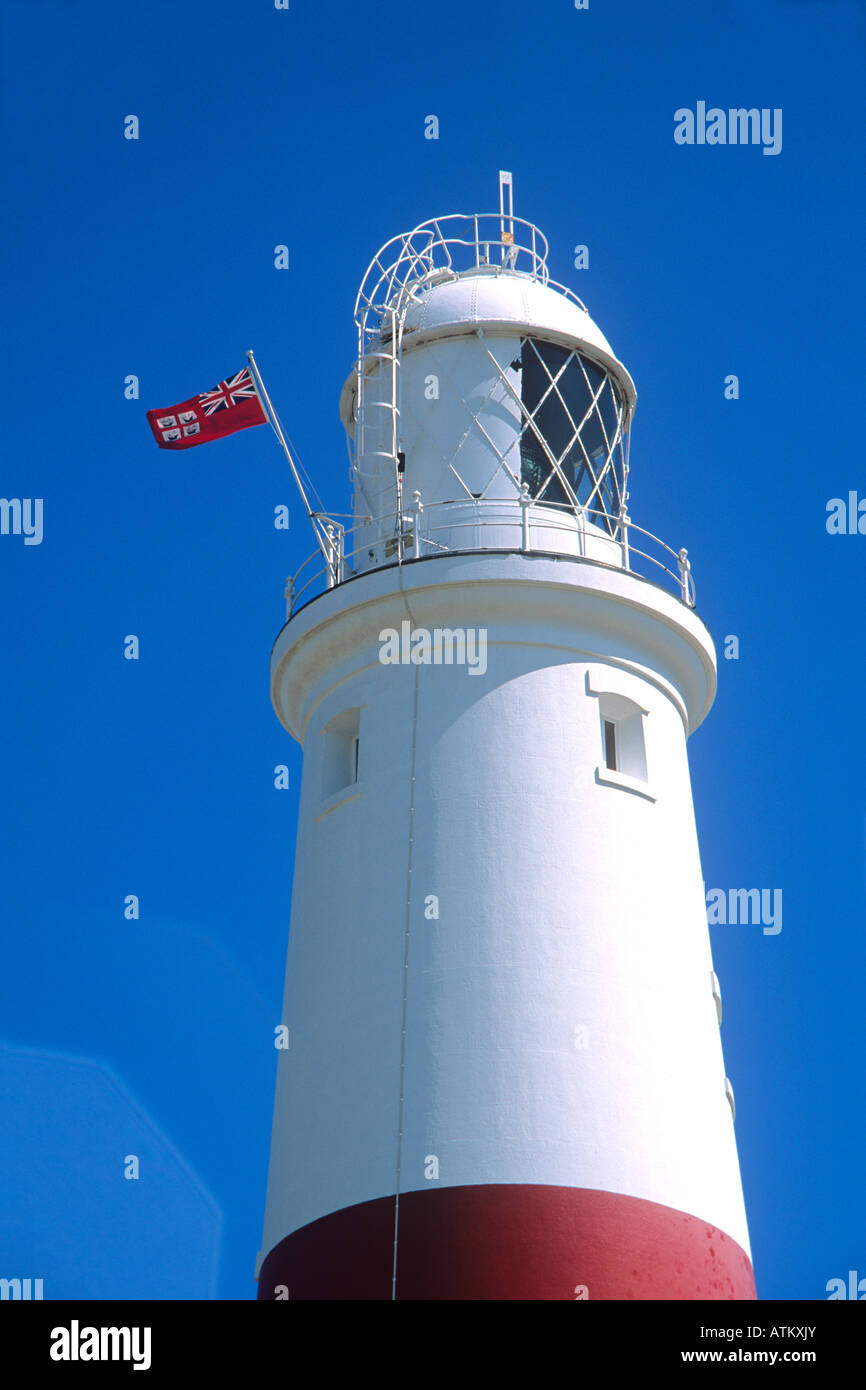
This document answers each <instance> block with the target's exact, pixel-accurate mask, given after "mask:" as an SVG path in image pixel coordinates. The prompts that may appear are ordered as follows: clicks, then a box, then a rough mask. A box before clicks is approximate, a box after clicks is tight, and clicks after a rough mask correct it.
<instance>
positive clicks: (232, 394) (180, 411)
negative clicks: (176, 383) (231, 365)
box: [147, 367, 268, 449]
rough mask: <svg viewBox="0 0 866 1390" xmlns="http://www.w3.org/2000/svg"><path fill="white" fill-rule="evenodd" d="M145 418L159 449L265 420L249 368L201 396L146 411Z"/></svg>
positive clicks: (178, 446) (202, 441)
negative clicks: (178, 403)
mask: <svg viewBox="0 0 866 1390" xmlns="http://www.w3.org/2000/svg"><path fill="white" fill-rule="evenodd" d="M147 418H148V422H149V424H150V428H151V429H152V430H153V437H154V439H155V440H156V442H157V444H158V445H159V447H160V449H191V448H193V446H194V445H196V444H207V443H208V441H209V440H211V439H222V437H223V435H224V434H234V432H235V430H245V429H246V428H247V427H248V426H249V425H266V424H267V423H268V417H267V416H266V415H265V412H264V410H263V409H262V404H261V401H260V400H259V397H258V393H257V391H256V387H255V382H254V381H253V374H252V372H251V370H250V368H249V367H244V369H243V371H242V372H237V373H236V374H235V375H234V376H232V377H229V379H228V380H227V381H221V382H220V383H219V385H218V386H215V387H214V388H213V390H212V391H205V392H204V393H203V394H202V395H201V396H192V397H191V398H190V399H189V400H188V401H182V402H181V404H180V405H172V406H169V408H168V409H167V410H149V411H148V412H147Z"/></svg>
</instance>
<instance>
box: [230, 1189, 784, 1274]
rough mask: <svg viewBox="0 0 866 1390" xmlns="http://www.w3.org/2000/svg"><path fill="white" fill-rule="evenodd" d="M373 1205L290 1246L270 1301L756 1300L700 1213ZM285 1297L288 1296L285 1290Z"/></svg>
mask: <svg viewBox="0 0 866 1390" xmlns="http://www.w3.org/2000/svg"><path fill="white" fill-rule="evenodd" d="M394 1208H395V1198H394V1197H381V1198H379V1199H378V1200H376V1201H373V1202H361V1203H359V1204H358V1205H357V1206H352V1207H347V1208H345V1209H344V1210H343V1211H337V1212H332V1213H331V1214H330V1215H329V1216H324V1217H322V1218H321V1219H320V1220H319V1221H313V1222H311V1223H310V1225H308V1226H304V1227H303V1228H302V1229H301V1230H299V1231H295V1232H294V1234H292V1235H290V1236H287V1237H286V1239H285V1240H282V1241H280V1243H279V1245H277V1246H276V1247H275V1248H274V1249H273V1250H272V1251H271V1252H270V1254H269V1255H268V1256H267V1258H266V1259H265V1261H264V1263H263V1265H262V1269H261V1273H260V1276H259V1293H258V1296H259V1298H260V1299H274V1298H276V1297H277V1296H278V1294H277V1292H276V1291H277V1290H278V1289H285V1290H287V1291H288V1297H289V1298H293V1299H297V1298H301V1299H365V1300H366V1299H390V1298H391V1297H392V1296H393V1295H392V1289H393V1294H395V1295H396V1298H397V1299H459V1300H474V1299H481V1300H485V1299H486V1300H495V1299H517V1300H550V1301H561V1300H573V1299H575V1298H589V1299H590V1300H592V1299H595V1300H611V1299H640V1300H658V1299H678V1300H682V1299H754V1298H755V1297H756V1296H757V1295H756V1292H755V1280H754V1275H753V1273H752V1266H751V1263H750V1261H749V1258H748V1256H747V1255H746V1253H745V1251H744V1250H743V1249H742V1248H741V1247H740V1246H739V1245H737V1243H736V1242H735V1241H733V1240H732V1239H731V1238H730V1237H729V1236H726V1235H725V1234H724V1232H723V1231H719V1230H718V1229H717V1228H716V1227H714V1226H711V1225H708V1223H707V1222H706V1221H701V1220H700V1219H699V1218H698V1217H696V1216H689V1215H688V1214H687V1213H686V1212H682V1211H674V1210H673V1209H671V1208H670V1207H665V1206H660V1205H659V1204H658V1203H656V1202H646V1201H643V1200H642V1199H641V1198H639V1197H627V1196H624V1195H622V1194H620V1193H616V1192H594V1191H589V1190H587V1189H581V1188H569V1187H543V1186H538V1187H536V1186H529V1185H527V1186H524V1185H520V1186H517V1185H511V1184H502V1185H490V1186H484V1185H481V1186H477V1187H475V1186H473V1187H444V1188H432V1189H430V1190H429V1191H423V1192H405V1193H403V1194H402V1195H401V1197H400V1209H399V1219H398V1223H397V1235H398V1241H397V1267H396V1285H393V1284H392V1278H393V1266H394ZM280 1296H285V1295H280Z"/></svg>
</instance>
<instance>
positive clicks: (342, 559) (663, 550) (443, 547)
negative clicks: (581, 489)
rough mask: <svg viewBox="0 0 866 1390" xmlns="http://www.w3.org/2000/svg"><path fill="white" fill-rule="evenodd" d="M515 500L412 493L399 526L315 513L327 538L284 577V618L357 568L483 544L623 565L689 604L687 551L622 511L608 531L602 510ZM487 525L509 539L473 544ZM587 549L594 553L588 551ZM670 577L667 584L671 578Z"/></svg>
mask: <svg viewBox="0 0 866 1390" xmlns="http://www.w3.org/2000/svg"><path fill="white" fill-rule="evenodd" d="M514 501H516V502H517V503H518V506H517V507H515V506H514V502H513V501H512V500H511V499H509V498H466V499H465V501H464V500H461V501H456V502H455V501H450V502H436V503H433V504H431V505H430V506H427V507H425V506H424V505H423V504H422V502H421V497H420V494H419V493H417V492H416V493H415V494H414V502H413V505H412V507H411V508H410V509H409V510H408V511H405V512H404V513H403V517H402V523H403V524H402V526H398V524H397V521H398V514H397V513H396V512H388V513H386V514H384V515H383V516H380V517H361V518H356V519H355V522H354V525H344V523H343V520H341V519H340V518H339V517H337V516H326V515H325V514H324V513H316V514H315V519H316V521H317V523H318V525H319V527H320V528H321V530H322V531H323V533H324V535H325V537H326V538H327V543H326V545H325V546H324V547H323V549H319V550H316V551H314V553H313V554H312V555H310V556H308V557H307V559H306V560H305V561H304V563H303V564H302V565H301V567H300V569H299V570H298V571H297V572H296V574H294V575H292V576H290V577H289V579H287V581H286V618H287V619H288V618H290V617H291V616H292V614H293V613H296V612H297V611H298V609H299V608H300V607H302V606H303V604H302V603H301V600H302V599H303V602H304V603H308V602H310V601H311V600H312V599H314V598H316V597H317V596H318V595H319V594H320V593H322V592H323V591H324V590H326V589H333V588H336V587H337V586H338V585H340V584H344V583H346V582H347V581H349V580H351V579H355V578H357V577H358V576H359V575H361V574H369V573H371V572H372V571H373V570H377V569H385V568H388V567H390V566H391V565H395V564H402V563H403V562H404V561H406V560H420V559H425V558H430V557H432V556H435V555H444V554H451V555H459V554H462V555H465V554H477V553H479V552H481V553H483V552H484V551H500V552H501V551H506V552H508V551H514V552H515V553H521V554H545V555H561V556H564V557H566V558H569V557H570V558H576V559H579V560H581V561H584V562H588V563H591V564H597V565H601V566H602V567H606V568H609V569H622V570H626V571H627V572H628V573H630V574H637V575H639V576H640V577H641V578H644V579H649V580H650V582H652V583H659V584H661V585H663V586H664V587H666V588H670V587H673V589H674V591H675V592H676V593H677V596H678V597H679V599H680V600H681V602H682V603H684V604H685V605H686V606H687V607H688V608H694V607H695V601H696V599H695V585H694V580H693V578H692V572H691V562H690V561H689V558H688V551H686V550H679V551H677V550H673V549H672V548H671V547H670V546H669V545H667V544H666V542H665V541H663V540H660V539H659V537H658V536H654V535H653V534H652V532H651V531H646V530H644V528H643V527H642V526H636V525H635V523H634V522H633V521H632V519H631V517H630V516H629V515H628V513H627V512H623V513H621V515H620V516H619V517H618V518H617V519H616V521H615V523H614V526H613V531H610V530H609V529H608V527H609V526H610V520H609V518H608V517H607V515H606V514H605V513H603V512H601V511H595V510H590V509H579V510H575V509H574V508H573V507H570V506H567V505H565V504H561V503H541V502H533V501H532V499H531V498H530V497H529V496H528V494H527V493H526V492H524V493H523V494H522V495H521V496H520V497H519V498H515V499H514ZM470 508H471V510H472V512H473V513H474V515H472V516H469V517H467V516H465V515H463V516H461V515H455V513H465V512H466V510H467V509H470ZM493 508H496V509H497V511H496V515H495V516H488V517H484V516H483V515H482V513H483V512H484V510H485V509H487V510H488V511H490V510H492V509H493ZM530 512H532V515H530ZM433 513H436V514H437V515H436V520H435V524H431V515H432V514H433ZM440 517H441V518H442V519H441V520H440ZM566 517H567V518H568V521H567V522H566V520H565V518H566ZM594 518H595V519H596V520H594ZM344 520H345V521H351V517H348V516H345V517H344ZM485 527H486V528H488V535H489V533H490V531H492V530H493V528H496V529H497V530H498V531H499V532H500V535H501V533H502V532H503V531H506V532H507V531H508V530H509V529H511V530H513V532H514V542H515V543H514V544H513V545H512V544H503V543H502V541H501V539H499V538H497V539H496V541H495V542H494V541H493V537H492V536H490V537H489V538H490V540H491V542H493V543H491V544H490V545H479V544H478V543H477V539H476V538H477V536H478V534H479V532H480V531H481V530H483V529H484V528H485ZM590 528H591V529H590ZM533 529H535V530H536V531H539V530H540V531H541V532H542V537H541V539H542V544H537V543H536V544H533V543H532V531H533ZM466 530H468V531H470V533H471V534H470V537H469V542H470V543H468V544H466V545H461V544H459V543H458V544H455V543H454V540H455V533H459V532H460V531H466ZM551 531H552V532H554V533H556V532H557V531H559V532H562V533H567V535H568V537H569V539H570V541H572V542H573V543H574V542H575V541H576V542H577V546H578V549H577V551H576V552H575V551H571V550H568V551H566V550H561V549H558V548H557V547H556V545H555V543H554V544H553V545H551V546H546V545H544V544H543V538H544V533H549V532H551ZM446 532H447V533H449V535H448V543H447V544H446V543H445V542H444V541H443V540H442V539H437V537H440V538H441V537H443V536H444V534H445V533H446ZM359 533H363V536H364V539H363V540H362V541H361V542H360V543H359V544H357V545H355V546H353V547H352V548H348V549H347V545H346V542H347V540H348V539H354V540H357V539H358V535H359ZM371 533H373V534H371ZM635 535H637V536H639V537H641V538H643V540H644V541H645V542H650V543H651V544H652V545H653V546H654V547H655V548H656V549H657V552H658V553H656V554H653V553H652V551H648V550H644V549H642V548H641V547H640V546H637V545H635V543H634V539H633V537H634V536H635ZM554 540H555V536H554ZM472 542H475V543H472ZM376 546H380V547H382V559H381V560H380V561H378V562H376V561H375V560H374V561H373V562H372V563H368V564H366V565H364V567H363V568H359V569H353V568H352V561H353V560H354V559H355V557H356V556H360V555H361V554H364V555H365V556H367V557H368V558H369V553H370V551H371V549H374V547H376ZM605 546H608V547H617V548H618V549H619V554H620V557H621V561H620V562H619V563H617V562H616V561H612V560H603V559H601V558H599V553H600V552H603V551H604V548H605ZM323 550H324V558H325V564H324V565H322V566H321V567H320V568H319V569H317V570H315V571H311V570H310V566H311V565H313V563H314V562H315V561H316V560H319V561H321V560H322V558H323ZM593 551H594V552H596V553H595V554H593V553H591V552H593ZM635 561H637V563H635ZM666 561H667V562H668V563H666ZM670 561H673V562H674V563H675V564H676V570H674V569H672V568H671V565H670ZM645 568H648V569H649V571H650V572H649V574H645V573H643V570H644V569H645ZM658 571H661V575H666V576H667V579H666V580H665V579H662V578H661V575H658V576H657V572H658ZM668 580H670V581H672V583H671V584H669V583H668Z"/></svg>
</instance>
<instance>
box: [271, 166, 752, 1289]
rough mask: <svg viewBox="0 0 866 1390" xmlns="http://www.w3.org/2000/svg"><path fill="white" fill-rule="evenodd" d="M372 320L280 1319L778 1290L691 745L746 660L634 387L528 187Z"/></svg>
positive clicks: (359, 416) (315, 675) (289, 1068)
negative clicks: (364, 1308) (636, 482)
mask: <svg viewBox="0 0 866 1390" xmlns="http://www.w3.org/2000/svg"><path fill="white" fill-rule="evenodd" d="M355 322H356V327H357V335H358V339H357V341H358V353H357V360H356V364H355V368H354V370H353V371H352V373H351V374H350V376H349V379H348V380H347V381H346V383H345V386H344V387H343V391H342V396H341V403H340V409H341V415H342V420H343V423H344V425H345V428H346V431H347V434H348V438H349V441H350V454H351V472H352V487H353V497H352V510H351V512H350V513H349V512H347V513H346V514H345V515H342V516H340V515H333V516H327V517H326V516H324V515H323V514H321V513H315V514H313V518H312V519H313V522H314V526H315V529H316V534H317V538H318V540H319V543H320V544H319V548H318V551H317V555H316V557H315V558H314V559H313V560H312V561H310V562H309V563H308V564H307V565H306V566H305V567H304V568H303V569H302V570H301V572H300V573H299V574H298V576H297V577H296V579H295V580H294V581H293V582H292V583H291V584H290V585H289V588H288V590H287V599H288V610H289V611H288V615H287V620H286V623H285V626H284V627H283V628H282V631H281V632H280V633H279V636H278V637H277V640H276V643H275V645H274V648H273V652H272V655H271V666H270V670H271V696H272V701H273V705H274V709H275V711H276V713H277V716H278V718H279V720H280V722H281V723H282V724H283V726H284V728H285V729H286V730H287V731H288V732H289V733H290V734H291V735H292V737H293V738H295V739H297V740H298V741H299V742H300V744H301V745H302V746H303V778H302V785H301V790H300V804H299V815H298V832H297V844H296V850H295V858H294V882H293V888H292V911H291V923H290V930H289V943H288V963H287V971H286V985H285V996H284V1003H283V1012H282V1016H281V1023H282V1034H283V1037H284V1038H285V1039H286V1044H287V1045H285V1046H283V1047H282V1048H281V1050H280V1052H279V1064H278V1074H277V1085H276V1100H275V1108H274V1120H273V1137H272V1145H271V1157H270V1171H269V1178H268V1190H267V1202H266V1214H265V1227H264V1236H263V1241H262V1249H261V1253H260V1256H259V1262H258V1267H257V1278H258V1297H259V1298H261V1299H280V1298H291V1299H298V1298H300V1299H467V1300H468V1299H481V1300H490V1299H516V1300H517V1299H520V1300H522V1299H539V1300H548V1299H550V1300H560V1299H562V1300H573V1299H583V1298H588V1299H590V1300H593V1299H602V1300H605V1299H743V1298H754V1297H755V1296H756V1295H755V1285H754V1279H753V1275H752V1266H751V1256H750V1249H749V1238H748V1232H747V1225H746V1216H745V1210H744V1203H743V1195H742V1187H741V1181H740V1173H739V1165H738V1159H737V1151H736V1141H735V1135H734V1095H733V1088H732V1085H731V1082H730V1081H729V1079H728V1078H727V1076H726V1072H725V1066H724V1061H723V1055H722V1047H721V1041H720V1023H721V1017H722V999H721V990H720V986H719V982H718V979H717V977H716V975H715V972H714V970H713V962H712V957H711V951H710V942H709V933H708V929H707V921H706V909H705V901H704V892H703V881H702V872H701V864H700V854H699V848H698V839H697V833H696V826H695V815H694V808H693V802H692V792H691V783H690V776H689V765H688V757H687V747H686V745H687V739H688V737H689V735H690V734H691V733H692V732H693V730H694V729H696V728H697V727H698V726H699V725H700V723H701V721H702V720H703V719H704V718H705V716H706V714H707V712H708V710H709V709H710V706H711V704H712V702H713V698H714V693H715V688H716V658H715V649H714V646H713V642H712V638H711V637H710V634H709V632H708V631H707V629H706V627H705V626H704V624H703V623H702V621H701V619H700V618H699V617H698V614H697V611H696V607H695V587H694V581H693V578H692V572H691V565H690V561H689V557H688V555H687V553H686V551H685V550H680V549H675V548H672V547H669V546H668V545H666V544H665V543H664V542H662V541H661V540H658V539H657V538H655V537H653V536H650V535H649V534H648V533H647V532H646V531H644V530H643V529H642V528H641V527H640V526H639V525H638V524H637V523H636V522H635V521H633V520H632V518H631V516H630V512H629V432H630V426H631V422H632V418H633V415H634V410H635V403H636V392H635V387H634V383H633V382H632V379H631V377H630V375H629V373H628V371H627V370H626V368H625V366H623V364H622V363H621V362H620V360H619V359H618V357H617V356H616V354H615V353H614V350H613V348H612V347H611V345H610V343H609V342H608V341H607V339H606V338H605V336H604V334H603V333H602V331H601V330H600V328H599V327H598V326H597V325H596V324H595V323H594V321H593V319H592V318H591V316H590V314H589V312H588V311H587V309H586V307H585V306H584V304H583V303H582V302H581V300H580V299H579V298H578V297H577V296H576V295H575V294H574V293H573V292H572V291H571V290H570V289H568V288H566V287H565V286H563V285H559V284H556V283H555V282H554V281H553V280H552V279H551V277H550V274H549V271H548V248H547V243H546V241H545V238H544V236H543V234H542V233H541V232H540V231H539V229H538V228H537V227H535V226H533V225H532V224H531V223H529V222H526V221H524V220H522V219H520V218H518V217H516V216H515V214H514V206H513V187H512V179H511V175H510V174H507V173H503V174H500V187H499V209H498V211H494V212H493V213H490V214H473V215H462V214H461V215H457V214H455V215H449V216H445V217H440V218H435V219H433V220H431V221H428V222H425V223H423V224H421V225H420V226H417V227H416V228H414V229H413V230H412V231H411V232H407V233H403V234H401V235H400V236H397V237H395V238H394V239H393V240H392V241H390V242H389V243H387V244H386V245H385V246H384V247H383V248H382V250H380V251H379V252H378V254H377V255H376V256H375V257H374V259H373V261H372V262H371V264H370V266H369V268H368V270H367V272H366V274H365V276H364V278H363V281H362V283H361V288H360V290H359V293H358V297H357V302H356V306H355ZM651 485H652V479H651V477H650V478H648V479H647V484H646V486H647V487H649V486H651ZM289 857H290V853H289V846H286V863H287V864H288V861H289Z"/></svg>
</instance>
